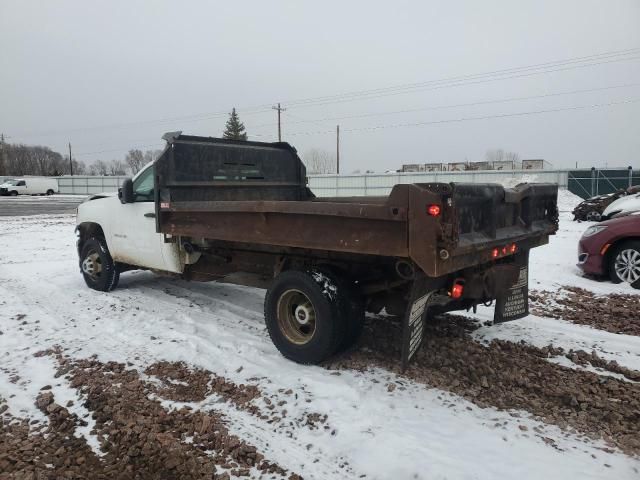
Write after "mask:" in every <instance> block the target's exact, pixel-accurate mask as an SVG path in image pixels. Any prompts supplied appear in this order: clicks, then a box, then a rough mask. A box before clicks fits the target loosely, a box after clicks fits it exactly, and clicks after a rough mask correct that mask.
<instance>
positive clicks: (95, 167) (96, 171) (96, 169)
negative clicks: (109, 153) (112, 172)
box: [89, 160, 109, 175]
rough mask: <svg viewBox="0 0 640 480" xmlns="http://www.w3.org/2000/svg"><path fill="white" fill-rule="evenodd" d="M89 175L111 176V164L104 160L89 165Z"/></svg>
mask: <svg viewBox="0 0 640 480" xmlns="http://www.w3.org/2000/svg"><path fill="white" fill-rule="evenodd" d="M89 175H109V164H108V163H107V162H105V161H104V160H96V161H95V162H93V163H92V164H91V165H89Z"/></svg>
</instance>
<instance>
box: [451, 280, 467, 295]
mask: <svg viewBox="0 0 640 480" xmlns="http://www.w3.org/2000/svg"><path fill="white" fill-rule="evenodd" d="M463 291H464V286H463V285H462V284H461V283H454V284H453V287H452V288H451V298H460V297H462V292H463Z"/></svg>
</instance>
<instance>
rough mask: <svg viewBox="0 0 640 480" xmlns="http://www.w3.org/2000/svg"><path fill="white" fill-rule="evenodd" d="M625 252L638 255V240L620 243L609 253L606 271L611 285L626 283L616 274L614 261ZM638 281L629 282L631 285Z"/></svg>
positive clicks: (639, 242)
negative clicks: (633, 252) (630, 251)
mask: <svg viewBox="0 0 640 480" xmlns="http://www.w3.org/2000/svg"><path fill="white" fill-rule="evenodd" d="M627 250H632V251H635V252H637V254H638V255H640V241H638V240H628V241H626V242H622V243H620V244H618V245H616V246H615V247H613V248H612V249H611V252H610V253H609V255H608V269H609V278H610V279H611V281H612V282H613V283H622V282H624V281H626V280H625V279H624V278H622V277H621V276H620V275H618V272H616V261H617V260H618V256H619V255H621V254H622V253H623V252H625V251H627ZM639 281H640V279H639V280H636V281H635V282H630V283H631V284H632V285H636V284H638V282H639Z"/></svg>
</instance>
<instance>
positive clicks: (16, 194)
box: [9, 190, 18, 197]
mask: <svg viewBox="0 0 640 480" xmlns="http://www.w3.org/2000/svg"><path fill="white" fill-rule="evenodd" d="M9 195H11V196H12V197H17V196H18V192H16V191H15V190H12V191H11V193H10V194H9Z"/></svg>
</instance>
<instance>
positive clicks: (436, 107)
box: [252, 83, 640, 129]
mask: <svg viewBox="0 0 640 480" xmlns="http://www.w3.org/2000/svg"><path fill="white" fill-rule="evenodd" d="M637 86H640V83H628V84H624V85H610V86H606V87H596V88H587V89H581V90H571V91H566V92H553V93H545V94H541V95H527V96H524V97H507V98H499V99H492V100H481V101H478V102H469V103H454V104H449V105H433V106H425V107H418V108H407V109H402V110H392V111H385V112H371V113H362V114H355V115H342V116H338V117H325V118H320V119H304V118H301V117H299V116H297V115H293V114H291V113H289V115H291V116H293V117H294V118H299V120H298V121H294V122H289V123H290V124H299V123H309V122H311V123H316V124H318V125H321V123H320V122H330V121H331V122H333V121H337V120H349V119H356V118H368V117H379V116H384V115H395V114H399V113H414V112H422V111H426V110H444V109H448V108H459V107H473V106H478V105H491V104H496V103H507V102H515V101H522V100H533V99H538V98H548V97H557V96H561V95H576V94H581V93H590V92H599V91H604V90H611V89H616V88H628V87H637ZM272 126H273V123H264V124H261V125H256V126H253V127H252V128H253V129H256V128H263V127H272Z"/></svg>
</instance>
